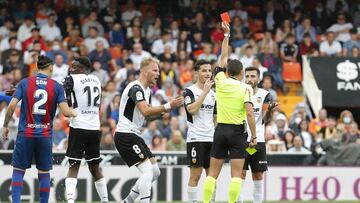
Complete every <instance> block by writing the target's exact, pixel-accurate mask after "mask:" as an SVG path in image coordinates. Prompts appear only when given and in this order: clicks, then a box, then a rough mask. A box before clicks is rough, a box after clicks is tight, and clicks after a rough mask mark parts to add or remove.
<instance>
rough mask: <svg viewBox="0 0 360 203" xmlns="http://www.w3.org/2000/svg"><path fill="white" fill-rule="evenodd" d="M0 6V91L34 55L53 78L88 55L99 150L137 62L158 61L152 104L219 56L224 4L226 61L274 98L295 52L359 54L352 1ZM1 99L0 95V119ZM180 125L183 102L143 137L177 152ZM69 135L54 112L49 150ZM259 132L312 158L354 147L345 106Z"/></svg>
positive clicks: (283, 119) (274, 144)
mask: <svg viewBox="0 0 360 203" xmlns="http://www.w3.org/2000/svg"><path fill="white" fill-rule="evenodd" d="M0 4H2V5H1V9H0V12H1V15H0V40H1V42H0V51H1V65H0V72H1V76H0V92H1V93H0V94H5V92H6V91H7V90H9V89H11V88H12V87H13V86H16V84H17V83H18V82H19V81H20V80H21V79H22V78H24V77H27V76H30V75H32V74H34V72H35V71H36V62H37V57H38V56H39V55H46V56H48V57H50V58H51V59H52V60H53V61H54V70H53V75H52V78H53V79H55V80H56V81H58V82H60V83H61V82H62V80H63V79H64V78H65V77H66V76H67V75H68V70H69V66H71V62H72V59H73V58H74V57H76V56H80V55H86V56H88V57H89V58H90V60H91V62H92V65H93V70H92V74H94V75H96V76H98V77H99V79H100V80H101V82H102V85H103V95H102V102H101V120H102V124H101V132H102V140H101V149H103V150H113V149H114V145H113V131H114V129H115V126H116V123H117V120H118V116H119V111H118V108H119V103H120V95H121V94H122V91H123V90H124V88H125V87H126V85H127V84H128V83H129V82H131V81H133V80H135V79H136V78H137V76H138V73H139V65H140V62H141V60H142V59H144V58H146V57H149V56H155V57H157V58H158V59H159V60H160V62H161V63H160V68H161V74H160V78H159V80H158V84H157V86H156V87H153V88H152V93H153V97H152V105H160V104H164V103H166V102H167V101H168V99H169V98H172V97H174V96H177V95H179V94H182V90H183V88H184V87H186V86H188V85H190V84H193V82H194V81H195V80H196V74H194V70H193V66H194V62H195V61H196V60H197V59H205V60H209V61H211V62H212V63H213V64H214V65H215V62H216V61H217V58H218V56H219V53H220V51H221V50H220V47H221V41H222V39H223V36H224V35H223V31H222V29H221V24H220V23H219V22H220V19H219V14H220V13H221V12H223V11H227V10H228V11H229V14H230V17H231V37H230V43H231V47H230V50H229V54H230V55H229V58H230V59H239V60H240V61H241V62H242V63H243V65H244V67H245V68H246V67H249V66H254V67H256V68H258V69H259V70H260V72H261V78H262V83H261V85H262V87H263V88H264V89H266V90H268V91H270V93H271V95H272V98H273V99H274V100H275V101H276V100H277V93H280V92H281V93H282V94H286V92H287V87H286V84H285V83H284V81H283V79H282V63H284V62H298V63H301V57H300V56H301V55H309V56H329V57H359V51H360V34H359V33H360V1H358V0H352V1H346V0H328V1H326V0H311V1H310V0H288V1H281V0H273V1H266V2H264V1H261V0H243V1H240V0H236V1H230V0H225V1H216V0H193V1H190V0H179V1H160V0H146V1H145V0H136V1H125V0H104V1H100V0H92V1H82V0H52V1H51V0H41V1H18V0H14V1H2V2H1V3H0ZM6 104H7V101H5V100H4V101H1V104H0V122H3V120H4V115H5V109H6ZM280 109H281V107H280ZM59 115H60V114H59ZM18 117H19V113H17V114H16V115H15V116H14V117H13V121H12V122H11V123H12V124H11V129H12V130H11V132H10V134H11V138H12V139H10V140H9V141H7V142H3V141H0V149H12V148H13V147H14V139H15V137H16V133H17V123H18ZM288 118H290V119H288ZM186 128H187V126H186V113H185V109H184V108H183V107H181V108H179V109H177V110H175V111H172V112H170V113H166V114H164V115H163V116H162V118H161V119H158V120H154V121H149V122H147V125H146V126H144V129H143V132H142V136H143V138H144V140H145V142H146V143H147V144H148V145H149V146H150V148H151V149H152V150H153V151H163V150H174V151H184V150H185V149H186V143H185V139H184V137H185V136H186V130H187V129H186ZM67 135H68V121H67V120H66V118H64V117H62V116H57V118H56V119H55V120H54V134H53V145H54V150H64V149H66V147H67ZM265 136H266V140H267V145H268V151H270V152H279V151H281V152H285V151H288V152H293V153H297V152H310V151H311V152H312V153H314V154H315V155H314V157H320V155H321V154H322V151H323V150H325V148H326V146H324V144H318V143H323V141H324V140H327V141H329V142H332V143H330V145H334V146H337V147H343V146H350V145H351V144H352V143H357V144H360V134H359V130H358V125H357V124H356V122H355V121H354V119H353V116H352V113H351V112H350V111H343V112H342V113H341V115H340V117H339V118H334V117H331V116H328V115H327V112H326V110H325V109H322V110H320V112H319V117H317V118H313V116H312V113H311V111H310V109H309V107H308V106H307V105H306V104H304V103H299V104H298V107H297V109H296V111H295V112H294V113H293V114H292V115H285V114H284V113H283V112H281V110H279V111H277V112H275V113H274V116H273V120H272V121H271V122H270V123H268V124H267V125H266V135H265ZM320 159H321V158H320ZM326 161H328V160H327V159H326V160H324V159H322V160H320V162H326Z"/></svg>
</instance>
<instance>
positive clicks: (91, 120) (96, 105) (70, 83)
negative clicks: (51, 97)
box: [64, 74, 101, 130]
mask: <svg viewBox="0 0 360 203" xmlns="http://www.w3.org/2000/svg"><path fill="white" fill-rule="evenodd" d="M64 89H65V91H66V97H67V100H68V104H69V106H72V107H73V108H74V110H75V111H76V112H77V114H78V115H77V116H76V117H74V118H71V119H70V127H72V128H78V129H85V130H100V116H99V110H100V101H101V82H100V80H99V79H98V78H97V77H96V76H94V75H87V74H71V75H69V76H67V77H66V78H65V81H64Z"/></svg>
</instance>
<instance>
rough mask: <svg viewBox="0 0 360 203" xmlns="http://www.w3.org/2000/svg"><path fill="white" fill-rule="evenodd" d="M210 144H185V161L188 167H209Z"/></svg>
mask: <svg viewBox="0 0 360 203" xmlns="http://www.w3.org/2000/svg"><path fill="white" fill-rule="evenodd" d="M211 146H212V142H188V143H186V154H187V161H188V165H189V166H190V167H203V168H205V169H206V168H209V167H210V151H211Z"/></svg>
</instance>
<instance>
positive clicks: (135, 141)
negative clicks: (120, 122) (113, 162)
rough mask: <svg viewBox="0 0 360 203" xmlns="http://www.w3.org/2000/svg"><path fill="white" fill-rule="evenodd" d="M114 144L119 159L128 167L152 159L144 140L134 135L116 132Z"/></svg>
mask: <svg viewBox="0 0 360 203" xmlns="http://www.w3.org/2000/svg"><path fill="white" fill-rule="evenodd" d="M114 142H115V147H116V149H117V151H118V152H119V154H120V156H121V158H122V159H123V160H124V161H125V162H126V164H127V165H128V166H129V167H131V166H133V165H136V164H138V163H141V162H143V161H144V160H146V159H147V158H151V157H154V155H153V154H152V153H151V151H150V149H149V147H148V146H147V145H146V144H145V142H144V140H143V139H142V138H141V137H139V136H137V135H136V134H134V133H120V132H116V133H115V137H114Z"/></svg>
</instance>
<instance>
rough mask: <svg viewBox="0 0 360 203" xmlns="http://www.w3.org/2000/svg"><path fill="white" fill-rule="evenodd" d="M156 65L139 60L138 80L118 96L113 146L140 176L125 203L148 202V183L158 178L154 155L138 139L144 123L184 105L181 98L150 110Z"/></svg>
mask: <svg viewBox="0 0 360 203" xmlns="http://www.w3.org/2000/svg"><path fill="white" fill-rule="evenodd" d="M158 64H159V61H158V60H157V59H155V58H146V59H143V60H142V61H141V63H140V77H139V79H138V80H135V81H133V82H131V83H129V84H128V85H127V86H126V88H125V90H124V92H123V94H122V96H121V101H120V108H119V122H118V124H117V127H116V131H115V136H114V142H115V146H116V149H117V150H118V152H119V154H120V156H121V158H122V159H123V160H124V161H125V162H126V164H127V165H128V166H129V167H131V166H134V165H135V166H136V168H137V169H138V170H139V171H140V173H141V175H140V177H139V179H138V180H137V181H136V183H135V185H134V186H133V188H132V189H131V191H130V194H129V195H128V196H127V197H126V198H125V199H124V202H126V203H133V202H134V201H135V199H136V198H137V197H138V196H140V203H148V202H150V192H151V183H152V182H154V181H156V180H157V178H158V177H159V175H160V169H159V166H158V165H157V163H156V160H155V159H154V155H153V154H152V153H151V151H150V149H149V147H148V146H147V145H146V144H145V142H144V139H143V138H142V137H140V135H141V131H140V130H141V128H142V126H143V124H144V123H145V119H146V118H149V117H150V116H157V115H160V114H161V113H163V112H165V111H169V110H170V109H173V108H176V107H178V106H181V105H183V102H184V99H183V98H182V97H177V98H175V99H172V100H171V101H170V102H168V103H166V104H164V105H161V106H156V107H153V106H151V91H150V87H151V86H153V85H155V84H156V81H157V79H158V78H159V76H160V72H159V65H158Z"/></svg>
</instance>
